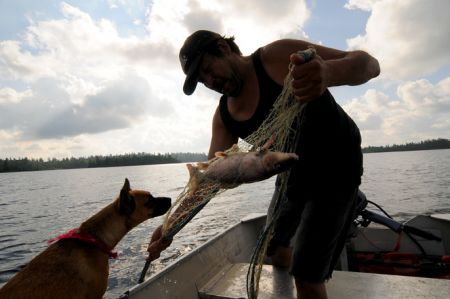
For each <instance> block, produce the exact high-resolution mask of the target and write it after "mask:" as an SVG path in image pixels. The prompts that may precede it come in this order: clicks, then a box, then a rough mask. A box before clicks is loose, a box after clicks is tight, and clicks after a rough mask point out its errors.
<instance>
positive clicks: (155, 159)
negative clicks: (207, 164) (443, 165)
mask: <svg viewBox="0 0 450 299" xmlns="http://www.w3.org/2000/svg"><path fill="white" fill-rule="evenodd" d="M436 149H450V140H449V139H442V138H439V139H433V140H426V141H421V142H418V143H407V144H402V145H396V144H394V145H387V146H368V147H365V148H363V149H362V152H363V153H364V154H368V153H384V152H404V151H421V150H436ZM200 161H207V155H206V154H204V153H170V154H148V153H132V154H124V155H114V156H113V155H109V156H90V157H87V158H85V157H81V158H73V157H72V158H64V159H61V160H58V159H55V158H53V159H47V160H46V161H44V160H43V159H42V158H40V159H29V158H19V159H16V158H6V159H0V173H5V172H21V171H40V170H56V169H77V168H98V167H121V166H137V165H155V164H169V163H187V162H200Z"/></svg>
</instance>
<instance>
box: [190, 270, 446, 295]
mask: <svg viewBox="0 0 450 299" xmlns="http://www.w3.org/2000/svg"><path fill="white" fill-rule="evenodd" d="M248 267H249V264H247V263H238V264H232V265H230V266H229V267H226V268H224V269H223V270H222V271H220V273H217V274H216V275H215V276H213V277H212V278H211V280H209V281H208V283H206V284H205V286H204V287H203V288H201V289H200V290H199V298H201V299H236V298H247V291H246V279H247V271H248ZM327 290H328V297H329V298H330V299H333V298H335V299H339V298H346V299H347V298H352V299H358V298H363V299H372V298H373V299H375V298H384V299H390V298H392V299H394V298H408V299H410V298H443V299H444V298H445V299H447V298H449V297H448V296H449V294H450V280H443V279H431V278H422V277H407V276H397V275H383V274H371V273H358V272H346V271H334V272H333V278H332V279H330V280H329V281H328V283H327ZM258 299H296V291H295V285H294V281H293V279H292V277H291V276H290V275H289V273H288V271H287V269H280V268H276V267H273V266H271V265H264V266H263V270H262V273H261V279H260V282H259V294H258Z"/></svg>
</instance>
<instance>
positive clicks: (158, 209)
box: [153, 197, 172, 217]
mask: <svg viewBox="0 0 450 299" xmlns="http://www.w3.org/2000/svg"><path fill="white" fill-rule="evenodd" d="M155 202H156V205H155V209H154V210H153V217H157V216H161V215H163V214H165V213H166V212H167V211H168V210H169V208H170V206H171V204H172V203H171V202H172V200H171V199H170V198H169V197H156V198H155Z"/></svg>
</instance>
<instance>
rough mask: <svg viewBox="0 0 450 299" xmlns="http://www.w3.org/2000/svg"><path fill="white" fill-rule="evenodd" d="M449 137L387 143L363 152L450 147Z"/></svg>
mask: <svg viewBox="0 0 450 299" xmlns="http://www.w3.org/2000/svg"><path fill="white" fill-rule="evenodd" d="M449 148H450V140H449V139H442V138H439V139H432V140H425V141H421V142H419V143H406V144H401V145H397V144H394V145H387V146H369V147H366V148H363V150H362V151H363V153H381V152H400V151H422V150H434V149H449Z"/></svg>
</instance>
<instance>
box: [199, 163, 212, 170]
mask: <svg viewBox="0 0 450 299" xmlns="http://www.w3.org/2000/svg"><path fill="white" fill-rule="evenodd" d="M197 167H198V169H200V170H205V169H207V168H208V167H209V163H207V162H198V163H197Z"/></svg>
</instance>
